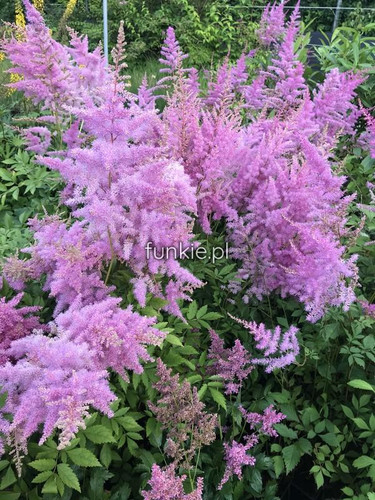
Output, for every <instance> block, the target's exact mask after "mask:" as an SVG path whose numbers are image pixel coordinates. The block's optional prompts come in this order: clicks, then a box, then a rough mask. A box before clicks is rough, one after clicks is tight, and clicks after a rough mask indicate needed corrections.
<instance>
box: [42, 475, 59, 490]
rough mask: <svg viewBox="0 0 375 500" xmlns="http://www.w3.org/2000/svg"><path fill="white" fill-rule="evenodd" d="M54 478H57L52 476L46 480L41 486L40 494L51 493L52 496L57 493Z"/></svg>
mask: <svg viewBox="0 0 375 500" xmlns="http://www.w3.org/2000/svg"><path fill="white" fill-rule="evenodd" d="M56 477H57V476H56V475H55V474H53V476H51V477H50V478H49V479H48V480H47V482H46V483H45V484H44V486H43V489H42V493H53V494H56V493H57V484H56Z"/></svg>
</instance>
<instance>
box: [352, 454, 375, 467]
mask: <svg viewBox="0 0 375 500" xmlns="http://www.w3.org/2000/svg"><path fill="white" fill-rule="evenodd" d="M374 464H375V459H373V458H371V457H368V456H367V455H362V456H361V457H359V458H357V459H356V460H354V462H353V466H354V467H355V468H356V469H364V468H365V467H370V465H374Z"/></svg>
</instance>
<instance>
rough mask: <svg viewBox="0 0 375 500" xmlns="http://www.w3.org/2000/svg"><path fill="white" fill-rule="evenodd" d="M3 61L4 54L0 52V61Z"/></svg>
mask: <svg viewBox="0 0 375 500" xmlns="http://www.w3.org/2000/svg"><path fill="white" fill-rule="evenodd" d="M4 59H5V54H4V52H0V61H4Z"/></svg>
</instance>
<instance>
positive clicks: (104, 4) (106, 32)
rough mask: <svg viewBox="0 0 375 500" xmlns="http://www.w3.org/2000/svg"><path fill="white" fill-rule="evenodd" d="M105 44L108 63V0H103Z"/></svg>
mask: <svg viewBox="0 0 375 500" xmlns="http://www.w3.org/2000/svg"><path fill="white" fill-rule="evenodd" d="M103 44H104V58H105V62H106V64H108V5H107V0H103Z"/></svg>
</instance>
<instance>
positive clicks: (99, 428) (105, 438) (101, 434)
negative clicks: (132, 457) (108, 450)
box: [84, 425, 115, 444]
mask: <svg viewBox="0 0 375 500" xmlns="http://www.w3.org/2000/svg"><path fill="white" fill-rule="evenodd" d="M84 434H85V436H86V437H87V439H89V440H90V441H92V442H93V443H95V444H103V443H114V442H115V439H114V437H113V436H112V432H111V431H110V429H108V428H107V427H104V425H93V426H91V427H88V428H87V429H86V430H85V431H84Z"/></svg>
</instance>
